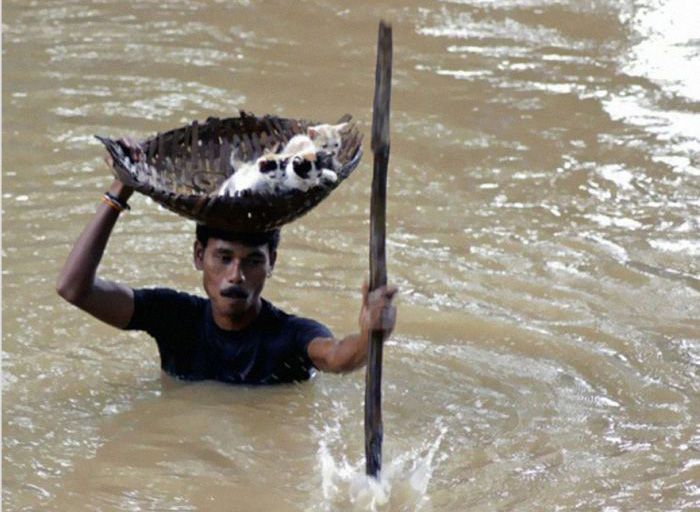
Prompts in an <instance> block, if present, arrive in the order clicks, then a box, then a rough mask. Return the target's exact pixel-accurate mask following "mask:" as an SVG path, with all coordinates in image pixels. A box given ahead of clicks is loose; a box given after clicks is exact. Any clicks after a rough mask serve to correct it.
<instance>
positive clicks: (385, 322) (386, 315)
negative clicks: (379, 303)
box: [382, 306, 396, 331]
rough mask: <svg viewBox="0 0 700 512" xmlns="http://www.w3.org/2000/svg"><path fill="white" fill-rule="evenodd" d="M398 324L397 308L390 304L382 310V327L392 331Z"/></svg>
mask: <svg viewBox="0 0 700 512" xmlns="http://www.w3.org/2000/svg"><path fill="white" fill-rule="evenodd" d="M395 324H396V308H395V307H394V306H388V307H386V308H384V309H383V310H382V329H383V330H385V331H391V330H393V329H394V325H395Z"/></svg>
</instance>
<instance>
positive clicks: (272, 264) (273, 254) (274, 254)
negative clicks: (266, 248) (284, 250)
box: [270, 249, 277, 272]
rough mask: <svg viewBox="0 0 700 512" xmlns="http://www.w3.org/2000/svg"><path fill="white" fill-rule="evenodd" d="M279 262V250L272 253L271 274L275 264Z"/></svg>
mask: <svg viewBox="0 0 700 512" xmlns="http://www.w3.org/2000/svg"><path fill="white" fill-rule="evenodd" d="M276 261H277V249H275V250H274V251H272V252H271V253H270V272H272V269H273V268H275V262H276Z"/></svg>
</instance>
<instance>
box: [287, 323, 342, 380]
mask: <svg viewBox="0 0 700 512" xmlns="http://www.w3.org/2000/svg"><path fill="white" fill-rule="evenodd" d="M291 322H292V323H293V324H294V327H295V333H296V334H295V342H296V346H297V350H299V352H300V353H301V354H302V357H303V359H304V363H305V365H306V366H307V367H308V368H312V367H314V364H313V362H312V361H311V358H310V357H309V350H308V348H309V343H311V341H312V340H314V339H315V338H332V337H333V333H332V332H331V331H330V329H328V327H326V326H325V325H323V324H322V323H320V322H317V321H316V320H311V319H310V318H301V317H292V319H291Z"/></svg>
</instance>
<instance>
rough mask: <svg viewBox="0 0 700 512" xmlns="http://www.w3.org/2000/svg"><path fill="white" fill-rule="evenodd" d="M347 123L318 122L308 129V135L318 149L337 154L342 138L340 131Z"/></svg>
mask: <svg viewBox="0 0 700 512" xmlns="http://www.w3.org/2000/svg"><path fill="white" fill-rule="evenodd" d="M347 125H348V123H340V124H319V125H316V126H311V127H309V129H308V135H309V137H310V138H311V140H313V141H314V145H315V146H316V148H317V149H318V150H319V151H324V152H326V153H330V154H331V155H334V156H335V155H337V154H338V153H339V152H340V147H341V145H342V140H341V139H342V138H341V135H340V131H341V130H342V129H343V128H345V127H346V126H347Z"/></svg>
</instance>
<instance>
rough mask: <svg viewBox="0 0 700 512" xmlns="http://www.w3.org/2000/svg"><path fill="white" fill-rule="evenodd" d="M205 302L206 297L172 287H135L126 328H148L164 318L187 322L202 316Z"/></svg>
mask: <svg viewBox="0 0 700 512" xmlns="http://www.w3.org/2000/svg"><path fill="white" fill-rule="evenodd" d="M207 303H208V299H205V298H203V297H199V296H197V295H192V294H190V293H187V292H181V291H178V290H173V289H172V288H137V289H135V290H134V313H133V316H132V318H131V321H130V322H129V325H128V326H127V329H145V330H148V329H147V328H148V327H152V326H153V325H160V323H162V322H164V321H166V320H167V321H168V322H176V323H178V322H180V321H182V322H188V323H189V322H192V321H194V320H195V319H196V318H198V317H203V316H202V315H203V313H204V311H205V309H206V305H207ZM198 313H199V314H198ZM173 325H174V324H173Z"/></svg>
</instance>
